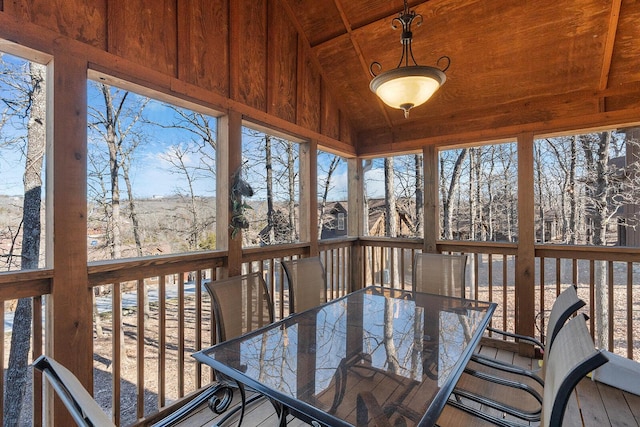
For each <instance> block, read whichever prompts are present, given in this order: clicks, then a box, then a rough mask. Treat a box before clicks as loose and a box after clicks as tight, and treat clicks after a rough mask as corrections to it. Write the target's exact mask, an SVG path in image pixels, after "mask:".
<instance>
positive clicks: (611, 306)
mask: <svg viewBox="0 0 640 427" xmlns="http://www.w3.org/2000/svg"><path fill="white" fill-rule="evenodd" d="M607 285H608V286H607V287H608V289H609V310H608V311H609V313H608V321H607V324H608V325H609V331H608V336H607V338H608V339H607V341H608V345H607V348H608V350H609V351H613V328H614V323H613V322H614V316H613V315H614V313H615V312H614V304H613V302H614V296H615V295H614V289H613V261H609V262H607Z"/></svg>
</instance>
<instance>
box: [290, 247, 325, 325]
mask: <svg viewBox="0 0 640 427" xmlns="http://www.w3.org/2000/svg"><path fill="white" fill-rule="evenodd" d="M282 266H283V267H284V271H285V273H286V275H287V280H288V281H289V312H290V313H296V312H301V311H305V310H308V309H310V308H313V307H317V306H319V305H321V304H324V303H325V302H327V281H326V278H325V271H324V267H323V266H322V262H321V261H320V257H310V258H299V259H292V260H288V261H282Z"/></svg>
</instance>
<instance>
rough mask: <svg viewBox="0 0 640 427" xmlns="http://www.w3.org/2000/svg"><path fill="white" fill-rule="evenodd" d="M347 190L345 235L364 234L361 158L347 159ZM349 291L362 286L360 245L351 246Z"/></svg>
mask: <svg viewBox="0 0 640 427" xmlns="http://www.w3.org/2000/svg"><path fill="white" fill-rule="evenodd" d="M347 167H348V176H349V184H348V185H349V190H348V198H349V202H348V209H349V211H348V212H347V235H349V236H362V235H364V227H365V224H366V221H367V217H366V216H365V212H364V186H363V176H362V175H363V170H362V159H360V158H357V157H355V158H352V159H348V160H347ZM350 256H351V291H354V290H356V289H360V288H362V287H363V286H364V285H365V283H364V277H363V274H362V271H363V268H362V266H363V263H364V262H365V260H364V257H363V256H362V251H361V250H360V246H352V247H351V255H350Z"/></svg>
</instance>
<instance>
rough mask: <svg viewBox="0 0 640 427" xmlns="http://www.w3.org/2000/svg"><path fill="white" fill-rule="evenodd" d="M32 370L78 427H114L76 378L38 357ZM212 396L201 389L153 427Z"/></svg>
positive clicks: (170, 422) (167, 422) (190, 410)
mask: <svg viewBox="0 0 640 427" xmlns="http://www.w3.org/2000/svg"><path fill="white" fill-rule="evenodd" d="M33 367H34V368H35V369H37V370H38V371H40V372H42V374H43V375H44V377H45V378H46V379H47V381H48V382H49V384H51V386H52V387H53V389H54V390H55V392H56V394H57V395H58V397H60V400H61V401H62V403H64V405H65V407H66V408H67V410H68V411H69V413H70V414H71V416H72V417H73V420H74V421H75V422H76V424H77V425H78V426H81V427H93V426H100V427H110V426H114V427H115V424H113V422H111V419H110V418H109V417H108V416H107V414H106V413H105V412H104V411H103V410H102V408H100V406H99V405H98V403H97V402H96V401H95V400H94V399H93V397H92V396H91V395H90V394H89V392H87V390H86V389H85V388H84V387H83V386H82V384H81V383H80V381H79V380H78V378H76V376H75V375H74V374H73V373H72V372H71V371H69V370H68V369H67V368H65V367H64V366H62V365H61V364H60V363H58V362H57V361H56V360H54V359H53V358H51V357H49V356H46V355H42V356H40V357H38V358H37V359H36V360H35V361H34V362H33ZM213 393H214V390H213V387H209V388H207V389H205V390H204V391H202V392H201V393H199V394H198V395H197V396H196V397H194V398H193V399H191V400H190V401H189V402H188V403H186V404H185V405H184V406H182V407H180V408H179V409H178V410H177V411H174V412H173V413H171V414H169V415H168V416H166V417H164V418H163V419H161V420H159V421H157V422H156V423H155V424H154V426H158V427H160V426H164V427H168V426H172V425H175V424H176V423H178V422H180V421H182V420H184V419H185V418H187V417H188V416H190V415H191V413H193V412H194V411H195V410H196V409H197V408H198V407H200V406H201V405H202V404H204V403H205V402H206V401H207V400H209V399H210V398H211V396H212V395H213Z"/></svg>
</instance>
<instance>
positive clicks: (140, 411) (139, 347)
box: [136, 279, 146, 418]
mask: <svg viewBox="0 0 640 427" xmlns="http://www.w3.org/2000/svg"><path fill="white" fill-rule="evenodd" d="M145 294H146V292H145V286H144V279H138V280H137V283H136V297H137V301H136V303H137V305H138V307H137V308H138V310H137V311H136V313H137V325H136V331H137V336H136V358H137V360H136V367H137V371H138V372H137V384H136V389H137V394H138V395H137V396H136V397H137V399H136V415H137V416H138V418H142V417H144V389H145V387H144V385H145V384H144V367H145V366H144V337H145V334H144V318H145V312H144V311H145V303H144V301H145V297H146V295H145Z"/></svg>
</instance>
